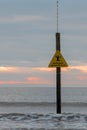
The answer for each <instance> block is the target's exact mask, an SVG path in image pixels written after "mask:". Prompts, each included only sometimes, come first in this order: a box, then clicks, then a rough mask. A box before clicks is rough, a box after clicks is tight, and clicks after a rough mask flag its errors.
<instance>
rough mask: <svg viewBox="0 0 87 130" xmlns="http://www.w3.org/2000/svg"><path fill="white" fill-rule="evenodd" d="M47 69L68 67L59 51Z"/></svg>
mask: <svg viewBox="0 0 87 130" xmlns="http://www.w3.org/2000/svg"><path fill="white" fill-rule="evenodd" d="M48 67H68V64H67V62H66V61H65V59H64V58H63V56H62V54H61V53H60V51H58V50H57V51H56V53H55V54H54V56H53V58H52V60H51V62H50V64H49V65H48Z"/></svg>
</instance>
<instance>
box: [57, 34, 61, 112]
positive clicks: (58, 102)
mask: <svg viewBox="0 0 87 130" xmlns="http://www.w3.org/2000/svg"><path fill="white" fill-rule="evenodd" d="M56 50H59V51H60V33H56ZM56 100H57V101H56V105H57V106H56V107H57V113H61V68H60V67H57V68H56Z"/></svg>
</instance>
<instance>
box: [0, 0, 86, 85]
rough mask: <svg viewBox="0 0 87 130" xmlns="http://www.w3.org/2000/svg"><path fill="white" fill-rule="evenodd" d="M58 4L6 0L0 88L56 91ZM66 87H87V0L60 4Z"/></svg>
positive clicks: (1, 10)
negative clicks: (54, 63) (54, 65)
mask: <svg viewBox="0 0 87 130" xmlns="http://www.w3.org/2000/svg"><path fill="white" fill-rule="evenodd" d="M56 32H57V0H0V87H2V86H3V87H4V86H6V87H7V86H12V87H13V86H15V87H17V86H23V87H26V86H28V87H31V86H32V87H37V86H40V87H43V86H44V87H55V86H56V71H55V68H48V64H49V62H50V60H51V59H52V57H53V55H54V54H55V51H56V49H55V45H56V38H55V34H56ZM58 32H60V34H61V53H62V55H63V57H64V58H65V60H66V61H67V63H68V67H67V68H61V85H62V87H87V51H86V50H87V0H59V4H58Z"/></svg>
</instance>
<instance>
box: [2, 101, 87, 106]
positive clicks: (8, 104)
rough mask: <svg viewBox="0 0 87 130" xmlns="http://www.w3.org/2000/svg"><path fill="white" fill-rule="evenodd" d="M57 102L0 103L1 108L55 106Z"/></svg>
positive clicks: (66, 104) (81, 103)
mask: <svg viewBox="0 0 87 130" xmlns="http://www.w3.org/2000/svg"><path fill="white" fill-rule="evenodd" d="M61 104H62V105H63V106H72V105H73V106H84V107H86V106H87V103H86V102H62V103H61ZM53 105H56V102H0V106H53Z"/></svg>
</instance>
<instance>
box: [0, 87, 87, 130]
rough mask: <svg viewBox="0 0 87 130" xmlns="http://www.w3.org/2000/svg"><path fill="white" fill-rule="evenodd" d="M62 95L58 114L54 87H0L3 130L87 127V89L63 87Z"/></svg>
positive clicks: (0, 129) (83, 129) (80, 129)
mask: <svg viewBox="0 0 87 130" xmlns="http://www.w3.org/2000/svg"><path fill="white" fill-rule="evenodd" d="M61 97H62V107H63V110H62V114H56V88H55V87H34V88H33V87H3V88H2V87H0V130H87V112H86V107H87V88H67V87H65V88H62V91H61ZM84 108H85V109H84ZM69 109H70V112H69ZM79 110H81V112H80V111H79ZM84 110H85V112H84Z"/></svg>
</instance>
